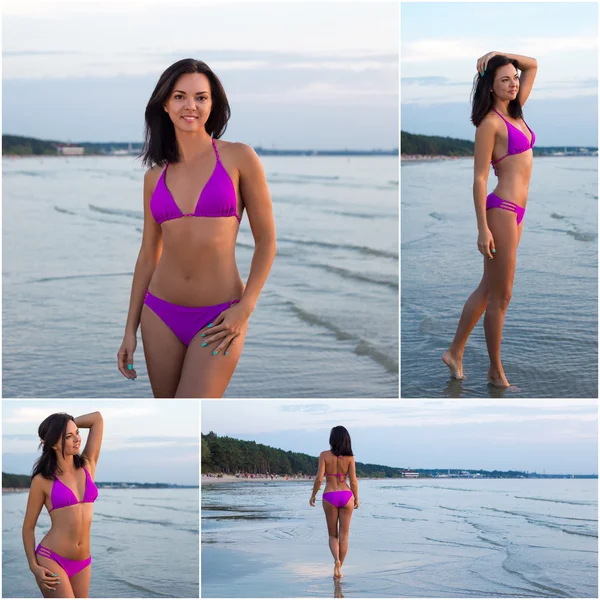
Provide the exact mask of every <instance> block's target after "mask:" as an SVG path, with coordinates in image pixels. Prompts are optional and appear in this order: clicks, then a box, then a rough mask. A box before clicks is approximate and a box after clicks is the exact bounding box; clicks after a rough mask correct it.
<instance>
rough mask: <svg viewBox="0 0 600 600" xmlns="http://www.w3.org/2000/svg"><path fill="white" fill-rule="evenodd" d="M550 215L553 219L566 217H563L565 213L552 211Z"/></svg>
mask: <svg viewBox="0 0 600 600" xmlns="http://www.w3.org/2000/svg"><path fill="white" fill-rule="evenodd" d="M550 216H551V217H552V218H553V219H565V218H566V217H565V215H559V214H558V213H554V212H553V213H551V214H550Z"/></svg>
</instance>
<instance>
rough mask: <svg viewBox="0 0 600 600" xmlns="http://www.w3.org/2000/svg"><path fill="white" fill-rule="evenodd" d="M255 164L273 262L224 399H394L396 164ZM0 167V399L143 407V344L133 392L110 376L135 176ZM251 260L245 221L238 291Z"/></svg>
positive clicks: (136, 230) (105, 161)
mask: <svg viewBox="0 0 600 600" xmlns="http://www.w3.org/2000/svg"><path fill="white" fill-rule="evenodd" d="M261 160H262V163H263V165H264V168H265V172H266V176H267V181H268V184H269V188H270V192H271V196H272V199H273V209H274V214H275V222H276V227H277V256H276V258H275V261H274V264H273V269H272V271H271V274H270V276H269V278H268V280H267V282H266V284H265V287H264V288H263V291H262V293H261V296H260V298H259V301H258V303H257V305H256V309H255V311H254V312H253V314H252V316H251V318H250V321H249V329H248V335H247V338H246V342H245V346H244V350H243V353H242V356H241V359H240V362H239V364H238V367H237V369H236V372H235V374H234V376H233V378H232V380H231V383H230V385H229V388H228V390H227V392H226V394H225V396H226V397H230V398H233V397H238V398H240V397H241V398H256V397H261V398H279V397H282V398H289V397H303V398H305V397H312V398H319V397H323V398H330V397H335V398H340V397H344V398H346V397H370V398H373V397H381V398H394V397H398V393H399V388H398V386H399V377H398V367H399V348H398V319H399V316H398V310H399V308H398V306H399V293H398V266H399V262H398V261H399V257H398V157H397V156H374V157H321V156H302V157H278V156H265V157H262V159H261ZM2 165H3V225H4V230H3V235H4V248H5V252H4V264H3V267H4V275H3V349H4V352H3V395H4V397H10V398H13V397H21V398H27V397H38V398H46V397H60V398H62V397H71V398H77V397H88V398H91V397H94V398H97V397H108V398H131V397H151V396H152V393H151V389H150V384H149V380H148V377H147V371H146V368H145V364H144V355H143V346H142V340H141V335H138V346H137V350H136V353H135V357H134V363H135V366H136V370H137V373H138V378H137V380H135V381H133V380H128V379H125V378H124V377H123V376H122V375H121V374H120V373H119V371H118V370H117V366H116V353H117V350H118V348H119V346H120V344H121V341H122V338H123V332H124V326H125V321H126V317H127V309H128V305H129V294H130V290H131V279H132V275H133V268H134V266H135V261H136V258H137V255H138V252H139V248H140V242H141V234H142V225H143V212H142V182H143V174H144V169H142V167H141V165H140V164H139V162H136V161H135V160H134V158H133V157H111V156H107V157H80V158H71V159H70V158H68V157H61V158H56V157H54V158H52V160H46V159H44V158H22V159H15V160H7V159H4V160H3V163H2ZM253 248H254V240H253V237H252V232H251V230H250V225H249V222H248V217H247V215H244V216H243V218H242V223H241V226H240V231H239V235H238V241H237V246H236V260H237V262H238V265H239V269H240V273H241V275H242V277H243V278H244V280H245V279H246V278H247V276H248V272H249V269H250V263H251V259H252V254H253ZM24 306H27V310H26V311H25V310H23V307H24ZM267 365H268V376H265V374H266V373H267V371H266V369H267Z"/></svg>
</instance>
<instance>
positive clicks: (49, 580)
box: [22, 475, 60, 591]
mask: <svg viewBox="0 0 600 600" xmlns="http://www.w3.org/2000/svg"><path fill="white" fill-rule="evenodd" d="M44 485H45V480H44V478H43V477H42V476H41V475H36V476H35V477H34V478H33V481H32V482H31V487H30V488H29V497H28V498H27V508H26V509H25V519H23V530H22V535H23V546H24V548H25V555H26V556H27V562H28V563H29V569H30V570H31V572H32V573H33V574H34V576H35V578H36V581H37V582H38V585H40V587H41V588H42V589H44V590H46V591H56V586H57V585H58V584H59V583H60V580H59V578H58V577H57V576H56V575H54V573H52V571H51V570H50V569H47V568H46V567H42V566H41V565H40V564H39V563H38V561H37V558H36V554H35V526H36V524H37V521H38V517H39V516H40V512H41V510H42V508H43V506H44V501H45V499H46V497H45V494H44Z"/></svg>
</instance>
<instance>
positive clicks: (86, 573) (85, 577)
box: [71, 565, 92, 598]
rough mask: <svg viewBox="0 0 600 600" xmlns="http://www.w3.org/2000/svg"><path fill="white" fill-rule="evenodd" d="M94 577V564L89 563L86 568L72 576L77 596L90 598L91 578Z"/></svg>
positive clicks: (72, 585) (72, 583) (72, 584)
mask: <svg viewBox="0 0 600 600" xmlns="http://www.w3.org/2000/svg"><path fill="white" fill-rule="evenodd" d="M91 577H92V565H88V566H87V567H86V568H85V569H82V570H81V571H79V573H77V574H75V575H73V577H71V587H72V588H73V593H74V594H75V598H89V592H90V579H91Z"/></svg>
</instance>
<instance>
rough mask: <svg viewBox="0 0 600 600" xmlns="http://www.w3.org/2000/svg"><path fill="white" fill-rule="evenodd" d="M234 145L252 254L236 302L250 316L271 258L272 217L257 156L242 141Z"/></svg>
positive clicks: (274, 243) (273, 255)
mask: <svg viewBox="0 0 600 600" xmlns="http://www.w3.org/2000/svg"><path fill="white" fill-rule="evenodd" d="M236 146H238V153H239V163H238V164H239V171H240V192H241V195H242V199H243V201H244V207H245V208H246V212H247V214H248V220H249V222H250V229H251V230H252V236H253V237H254V256H253V257H252V264H251V266H250V274H249V275H248V281H247V282H246V289H245V290H244V293H243V295H242V298H241V300H240V303H239V304H240V306H243V307H244V308H245V310H246V312H247V313H248V315H250V314H251V313H252V311H253V310H254V307H255V306H256V301H257V300H258V296H259V294H260V292H261V290H262V288H263V285H264V284H265V281H266V279H267V276H268V275H269V271H270V270H271V265H272V264H273V260H274V258H275V252H276V238H275V220H274V218H273V205H272V203H271V196H270V194H269V188H268V187H267V179H266V177H265V172H264V170H263V167H262V164H261V162H260V159H259V158H258V156H257V154H256V152H255V151H254V150H253V149H252V148H251V147H250V146H246V145H245V144H236Z"/></svg>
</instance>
